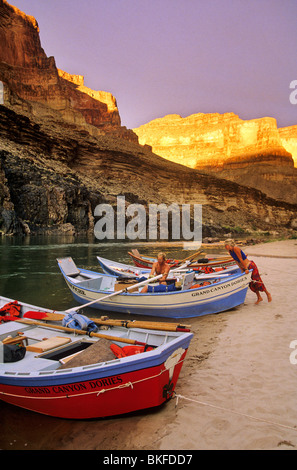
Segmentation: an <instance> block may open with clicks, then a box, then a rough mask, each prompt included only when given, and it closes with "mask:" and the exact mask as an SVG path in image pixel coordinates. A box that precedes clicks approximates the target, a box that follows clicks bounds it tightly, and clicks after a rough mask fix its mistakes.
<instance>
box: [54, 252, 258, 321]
mask: <svg viewBox="0 0 297 470" xmlns="http://www.w3.org/2000/svg"><path fill="white" fill-rule="evenodd" d="M58 265H59V267H60V270H61V272H62V274H63V276H64V279H65V281H66V284H67V285H68V287H69V289H70V291H71V293H72V295H73V297H74V299H75V300H76V301H77V302H79V303H80V304H89V303H92V306H93V307H94V308H97V309H100V310H105V311H106V310H107V311H111V312H120V313H129V314H135V315H151V316H156V317H167V318H191V317H198V316H201V315H206V314H212V313H219V312H223V311H226V310H229V309H232V308H234V307H237V306H239V305H241V304H243V302H244V300H245V297H246V293H247V289H248V285H249V282H250V277H251V275H250V273H248V274H245V273H237V274H234V275H230V276H228V277H226V278H225V277H224V278H220V277H219V276H218V277H217V278H215V279H210V280H208V281H205V280H204V281H203V282H202V285H201V284H200V283H199V282H198V283H197V281H196V280H195V273H194V272H190V273H185V274H181V275H179V273H176V280H177V283H176V284H179V285H180V287H177V288H176V287H175V286H174V285H173V286H172V285H171V286H170V285H169V286H168V288H167V291H165V292H159V291H158V287H159V286H151V288H150V291H149V292H147V293H141V289H138V288H136V291H135V292H133V284H132V285H131V284H130V285H128V284H127V285H126V291H125V292H123V289H125V285H123V283H121V281H118V279H117V277H116V276H111V275H108V274H99V273H96V272H94V271H88V270H85V269H78V268H77V267H76V265H75V263H74V261H73V260H72V258H62V259H58ZM169 282H170V280H169ZM205 284H207V285H205ZM177 289H178V290H177ZM117 291H118V292H119V293H117ZM103 297H104V299H103Z"/></svg>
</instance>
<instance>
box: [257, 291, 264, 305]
mask: <svg viewBox="0 0 297 470" xmlns="http://www.w3.org/2000/svg"><path fill="white" fill-rule="evenodd" d="M256 294H257V302H256V305H257V304H259V303H260V302H262V300H263V298H262V297H261V295H260V292H259V291H257V292H256Z"/></svg>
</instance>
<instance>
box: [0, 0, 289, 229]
mask: <svg viewBox="0 0 297 470" xmlns="http://www.w3.org/2000/svg"><path fill="white" fill-rule="evenodd" d="M0 41H1V49H0V81H1V82H2V83H3V86H4V103H3V104H2V105H0V231H1V233H3V234H30V233H31V234H33V233H66V234H77V233H87V232H89V233H93V231H94V223H95V217H94V210H95V207H96V206H97V205H98V204H100V203H102V202H108V203H110V204H112V205H115V204H116V200H117V196H118V195H124V196H125V198H126V203H127V204H130V203H134V202H138V203H141V204H143V205H145V206H147V205H148V204H149V203H157V204H161V203H164V204H167V205H169V204H171V203H177V204H192V205H193V204H203V234H204V235H207V236H213V235H220V236H223V235H224V234H225V233H226V232H229V231H232V230H233V229H234V230H235V231H236V230H238V229H239V228H240V230H245V231H250V232H251V233H252V232H253V231H255V230H262V231H279V232H281V233H289V234H290V233H294V230H295V229H296V228H297V205H296V204H297V201H296V200H293V199H292V198H291V199H290V200H287V198H286V197H285V189H283V190H280V195H279V194H277V193H276V190H275V189H273V188H272V189H273V190H270V189H269V188H268V186H269V185H268V184H267V187H266V188H265V187H264V186H261V184H262V183H261V184H259V185H258V184H251V182H250V181H249V179H248V177H242V176H241V177H240V178H238V172H241V173H240V175H242V174H243V173H242V172H243V171H245V169H247V170H248V172H251V173H252V172H253V171H254V170H253V168H255V165H257V164H258V163H259V162H260V161H261V165H262V166H263V175H262V176H261V181H262V180H266V181H267V182H269V183H270V182H271V181H272V182H273V183H274V182H275V181H274V180H273V178H279V180H278V184H279V185H280V187H283V188H285V187H287V186H288V185H291V184H292V181H294V178H296V175H295V169H294V162H293V158H292V153H293V151H294V148H295V147H294V145H295V143H294V138H292V135H293V134H292V133H291V129H290V128H288V129H287V130H283V132H281V130H279V129H277V128H276V124H275V121H274V119H272V118H265V119H263V120H259V121H257V120H255V122H254V123H253V122H252V123H251V122H245V121H241V120H240V119H239V118H238V117H237V116H235V115H231V114H230V115H222V116H220V115H205V116H204V115H203V116H201V115H195V116H196V117H194V118H193V117H189V118H187V119H185V120H184V121H183V120H182V118H180V117H176V116H171V117H169V118H168V117H167V118H165V120H163V119H160V120H159V124H160V127H159V130H157V131H156V132H157V133H158V141H159V143H158V145H155V144H154V142H153V141H152V138H153V137H152V136H153V132H151V133H150V137H149V138H148V139H147V140H146V138H145V139H144V138H143V136H141V135H140V129H135V130H130V129H127V128H126V127H125V126H124V125H122V123H121V118H120V112H119V109H118V107H117V102H116V98H115V97H113V96H112V95H111V94H110V93H109V92H106V91H93V90H90V89H89V88H87V87H85V86H84V78H83V76H82V75H80V73H81V71H80V70H78V71H77V72H78V73H77V75H73V74H69V73H67V72H66V71H62V70H59V69H58V68H57V66H56V63H55V59H54V58H53V57H47V55H46V53H45V52H44V50H43V48H42V46H41V41H40V36H39V27H38V23H37V21H36V19H35V18H33V17H30V16H28V15H26V14H25V13H23V12H21V11H19V10H18V9H17V8H15V7H14V6H12V5H10V4H9V3H7V2H6V1H5V0H0ZM98 87H99V88H100V83H99V84H98ZM197 116H200V118H198V120H200V121H203V128H204V129H203V130H202V128H201V129H200V130H199V126H198V125H197ZM191 120H192V121H193V122H192V124H187V125H186V126H185V125H183V124H182V122H185V121H191ZM223 122H224V123H225V124H223ZM226 123H228V124H226ZM149 126H154V121H153V123H149V124H148V127H149ZM245 126H246V127H245ZM173 127H174V129H175V133H174V132H173ZM186 127H187V128H188V129H190V127H192V131H190V132H189V133H184V130H185V129H186ZM244 129H245V130H244ZM293 130H294V129H293ZM187 132H188V131H187ZM193 135H194V137H193ZM258 135H259V136H260V135H262V136H263V138H261V139H260V138H258V137H256V136H258ZM258 141H259V142H258ZM232 142H233V143H232ZM235 142H236V146H235V147H236V149H235V147H234V143H235ZM285 142H286V144H285ZM170 143H171V150H169V153H170V155H169V156H170V158H171V159H172V160H174V161H170V159H168V155H165V154H164V151H163V150H164V149H165V148H167V150H168V149H169V148H170V145H168V144H170ZM143 144H148V145H143ZM150 146H151V147H152V148H151V147H150ZM255 146H256V147H257V152H258V153H259V157H256V156H255V153H254V149H255ZM191 148H192V151H191ZM271 149H273V150H271ZM198 154H199V155H198ZM257 155H258V154H257ZM198 156H199V158H198ZM181 157H182V158H181ZM199 162H200V163H199ZM273 168H275V169H276V173H274V171H272V169H273ZM224 172H226V174H224ZM236 172H237V173H236ZM286 172H287V173H286ZM258 174H259V171H258V169H257V170H256V171H255V175H254V178H255V181H256V179H257V178H256V175H258ZM234 175H235V176H234ZM285 175H287V176H286V177H287V181H286V177H285ZM222 176H223V178H222ZM257 177H258V176H257ZM232 179H234V181H231V180H232ZM267 188H268V189H269V190H268V189H267ZM282 195H284V197H283V196H282Z"/></svg>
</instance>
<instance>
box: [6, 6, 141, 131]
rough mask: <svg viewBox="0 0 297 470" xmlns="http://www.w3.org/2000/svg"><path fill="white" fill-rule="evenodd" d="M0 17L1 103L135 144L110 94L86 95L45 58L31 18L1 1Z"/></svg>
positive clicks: (76, 79) (78, 80)
mask: <svg viewBox="0 0 297 470" xmlns="http://www.w3.org/2000/svg"><path fill="white" fill-rule="evenodd" d="M0 18H1V22H0V44H1V48H0V81H2V82H3V84H4V88H5V89H6V94H5V96H6V103H8V104H12V105H14V106H15V107H19V109H20V110H21V111H22V110H24V109H25V110H28V109H29V110H30V112H31V113H33V114H36V115H38V114H41V115H44V116H45V117H46V116H48V115H50V114H54V115H55V118H56V119H58V118H60V119H62V120H63V121H66V122H68V123H72V124H75V125H79V126H83V127H86V128H87V129H88V131H89V132H93V133H95V134H96V133H97V134H98V133H99V134H100V133H102V132H103V133H104V132H111V131H114V132H117V131H118V132H119V134H120V135H121V136H122V137H124V138H127V139H132V140H135V135H134V134H133V133H132V132H131V131H129V130H127V129H126V128H125V127H121V119H120V115H119V111H118V108H117V103H116V99H115V98H114V96H112V94H111V93H108V92H105V91H94V90H90V89H89V88H87V87H85V86H84V77H83V76H81V75H71V74H68V73H67V72H63V71H61V70H59V69H57V67H56V63H55V59H54V57H47V55H46V54H45V52H44V50H43V48H42V47H41V42H40V37H39V26H38V23H37V21H36V20H35V18H33V17H32V16H28V15H26V14H25V13H23V12H21V11H20V10H18V9H17V8H16V7H14V6H12V5H9V4H8V3H7V2H6V1H5V0H0ZM40 105H45V106H46V108H44V107H42V106H40Z"/></svg>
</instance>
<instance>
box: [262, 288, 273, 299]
mask: <svg viewBox="0 0 297 470" xmlns="http://www.w3.org/2000/svg"><path fill="white" fill-rule="evenodd" d="M264 292H265V294H266V295H267V300H268V302H271V301H272V297H271V294H270V293H269V292H268V291H267V290H266V289H265V291H264Z"/></svg>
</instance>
